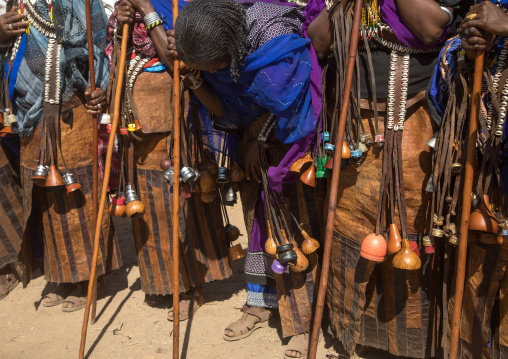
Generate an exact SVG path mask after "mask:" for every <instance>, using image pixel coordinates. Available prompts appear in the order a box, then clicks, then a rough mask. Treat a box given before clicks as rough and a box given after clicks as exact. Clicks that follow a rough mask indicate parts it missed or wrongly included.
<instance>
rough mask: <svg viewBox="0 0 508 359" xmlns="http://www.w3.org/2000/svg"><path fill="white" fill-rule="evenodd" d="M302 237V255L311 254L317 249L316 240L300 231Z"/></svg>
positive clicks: (317, 243)
mask: <svg viewBox="0 0 508 359" xmlns="http://www.w3.org/2000/svg"><path fill="white" fill-rule="evenodd" d="M302 236H303V242H302V252H303V253H304V254H311V253H313V252H315V251H316V250H317V249H318V248H319V242H318V241H317V240H315V239H314V238H311V237H310V236H309V235H308V234H307V232H305V231H304V230H303V229H302Z"/></svg>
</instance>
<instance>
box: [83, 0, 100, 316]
mask: <svg viewBox="0 0 508 359" xmlns="http://www.w3.org/2000/svg"><path fill="white" fill-rule="evenodd" d="M85 13H86V36H87V42H88V67H89V68H90V91H91V93H93V92H94V91H95V62H94V54H93V29H92V7H91V5H90V0H85ZM97 126H98V123H97V115H92V127H93V133H92V136H93V153H92V163H93V170H92V171H93V175H92V178H93V179H92V183H93V185H92V218H93V220H92V223H93V225H95V223H96V222H95V221H97V197H98V193H97V192H98V183H99V172H98V170H99V152H98V147H99V146H98V137H99V131H98V129H97ZM96 240H97V238H94V243H95V241H96ZM88 285H89V286H90V285H91V286H92V289H93V296H92V324H94V323H95V313H96V311H97V278H95V277H94V278H90V280H89V281H88Z"/></svg>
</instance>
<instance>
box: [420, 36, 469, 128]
mask: <svg viewBox="0 0 508 359" xmlns="http://www.w3.org/2000/svg"><path fill="white" fill-rule="evenodd" d="M461 49H462V48H461V44H460V38H459V37H458V36H456V37H453V38H451V39H450V40H448V41H447V42H446V43H445V45H444V46H443V48H442V49H441V52H440V53H439V57H438V59H439V61H438V63H437V64H436V67H435V70H434V74H433V76H432V79H431V82H430V88H429V93H428V94H427V95H428V97H429V98H430V100H431V102H432V105H433V106H434V107H435V108H436V111H437V113H438V115H439V116H440V118H438V119H436V122H437V123H438V125H440V124H441V120H442V118H443V116H444V111H445V109H446V104H447V103H448V97H449V96H450V88H451V84H452V82H453V77H454V76H455V72H456V70H457V58H458V55H459V51H460V50H461Z"/></svg>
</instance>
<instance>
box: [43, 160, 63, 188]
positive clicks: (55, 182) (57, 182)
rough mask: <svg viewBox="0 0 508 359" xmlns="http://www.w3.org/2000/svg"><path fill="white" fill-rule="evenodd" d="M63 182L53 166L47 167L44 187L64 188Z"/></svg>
mask: <svg viewBox="0 0 508 359" xmlns="http://www.w3.org/2000/svg"><path fill="white" fill-rule="evenodd" d="M64 185H65V182H64V180H63V178H62V175H61V174H60V172H58V169H57V168H56V166H55V165H51V166H49V174H48V178H46V187H60V186H64Z"/></svg>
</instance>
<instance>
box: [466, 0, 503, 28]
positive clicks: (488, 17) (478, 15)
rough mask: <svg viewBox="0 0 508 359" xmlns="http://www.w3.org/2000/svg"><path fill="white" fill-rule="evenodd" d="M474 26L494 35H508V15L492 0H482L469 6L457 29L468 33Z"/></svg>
mask: <svg viewBox="0 0 508 359" xmlns="http://www.w3.org/2000/svg"><path fill="white" fill-rule="evenodd" d="M472 27H475V28H477V29H481V30H485V31H487V32H489V33H491V34H493V35H497V36H508V15H507V14H506V13H505V12H504V11H503V9H501V8H500V7H498V6H496V5H494V3H492V2H491V1H482V2H481V3H479V4H476V5H473V6H471V7H470V8H469V12H468V13H467V15H466V17H465V18H464V20H462V22H461V23H460V25H459V28H458V29H457V31H458V32H459V33H464V32H465V33H466V34H467V33H468V32H469V29H470V28H472Z"/></svg>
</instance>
